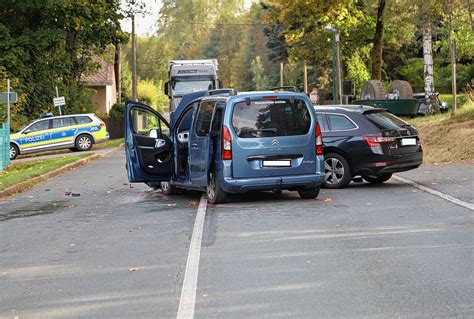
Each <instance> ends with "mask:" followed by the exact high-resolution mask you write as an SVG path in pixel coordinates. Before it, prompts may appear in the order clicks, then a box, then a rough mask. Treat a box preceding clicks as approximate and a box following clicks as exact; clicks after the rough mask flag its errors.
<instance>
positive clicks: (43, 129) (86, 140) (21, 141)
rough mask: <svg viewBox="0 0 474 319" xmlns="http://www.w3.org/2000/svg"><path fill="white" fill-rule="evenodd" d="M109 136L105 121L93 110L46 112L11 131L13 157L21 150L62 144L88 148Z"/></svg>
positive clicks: (45, 149)
mask: <svg viewBox="0 0 474 319" xmlns="http://www.w3.org/2000/svg"><path fill="white" fill-rule="evenodd" d="M108 139H109V133H108V132H107V127H106V125H105V123H104V122H103V121H102V120H101V119H99V118H98V117H97V116H95V115H94V114H74V115H63V116H47V117H45V118H41V119H37V120H34V121H33V122H31V123H29V124H27V125H25V126H24V127H23V128H21V129H20V130H18V131H17V132H15V133H14V134H11V135H10V160H13V159H15V158H16V157H17V156H18V155H19V154H28V153H34V152H42V151H49V150H56V149H62V148H70V149H71V150H75V151H88V150H90V149H91V148H92V145H93V144H94V143H99V142H102V141H106V140H108Z"/></svg>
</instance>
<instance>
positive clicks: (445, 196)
mask: <svg viewBox="0 0 474 319" xmlns="http://www.w3.org/2000/svg"><path fill="white" fill-rule="evenodd" d="M393 178H395V179H396V180H399V181H400V182H404V183H406V184H410V185H412V186H414V187H417V188H419V189H421V190H423V191H425V192H427V193H430V194H432V195H435V196H438V197H441V198H443V199H445V200H447V201H450V202H451V203H454V204H456V205H459V206H462V207H465V208H467V209H470V210H474V204H471V203H468V202H465V201H462V200H460V199H457V198H456V197H453V196H451V195H448V194H444V193H441V192H439V191H437V190H434V189H432V188H429V187H426V186H424V185H421V184H418V183H417V182H414V181H412V180H409V179H406V178H403V177H400V176H396V175H393Z"/></svg>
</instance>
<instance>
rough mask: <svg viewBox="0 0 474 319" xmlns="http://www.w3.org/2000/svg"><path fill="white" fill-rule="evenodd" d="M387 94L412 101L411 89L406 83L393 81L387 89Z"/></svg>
mask: <svg viewBox="0 0 474 319" xmlns="http://www.w3.org/2000/svg"><path fill="white" fill-rule="evenodd" d="M388 93H389V94H396V95H398V98H399V99H403V100H405V99H413V89H412V87H411V85H410V83H408V82H407V81H402V80H393V81H392V84H390V87H389V88H388Z"/></svg>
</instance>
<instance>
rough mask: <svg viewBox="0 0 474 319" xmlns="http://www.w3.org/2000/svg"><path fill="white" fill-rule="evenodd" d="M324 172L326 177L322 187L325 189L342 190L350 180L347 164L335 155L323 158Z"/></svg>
mask: <svg viewBox="0 0 474 319" xmlns="http://www.w3.org/2000/svg"><path fill="white" fill-rule="evenodd" d="M324 170H325V174H326V175H325V182H324V184H323V186H324V187H326V188H343V187H346V186H347V185H349V183H350V182H351V180H352V174H351V168H350V167H349V163H347V161H346V159H345V158H344V157H343V156H341V155H339V154H337V153H329V154H327V155H326V156H324Z"/></svg>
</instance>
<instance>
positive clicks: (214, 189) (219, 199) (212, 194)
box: [206, 172, 227, 204]
mask: <svg viewBox="0 0 474 319" xmlns="http://www.w3.org/2000/svg"><path fill="white" fill-rule="evenodd" d="M206 195H207V201H208V202H209V203H210V204H221V203H224V202H225V200H226V199H227V193H226V192H225V191H224V190H223V189H222V188H221V186H220V185H219V182H218V181H217V179H216V174H215V173H214V172H211V173H210V174H209V180H208V182H207V191H206Z"/></svg>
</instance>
